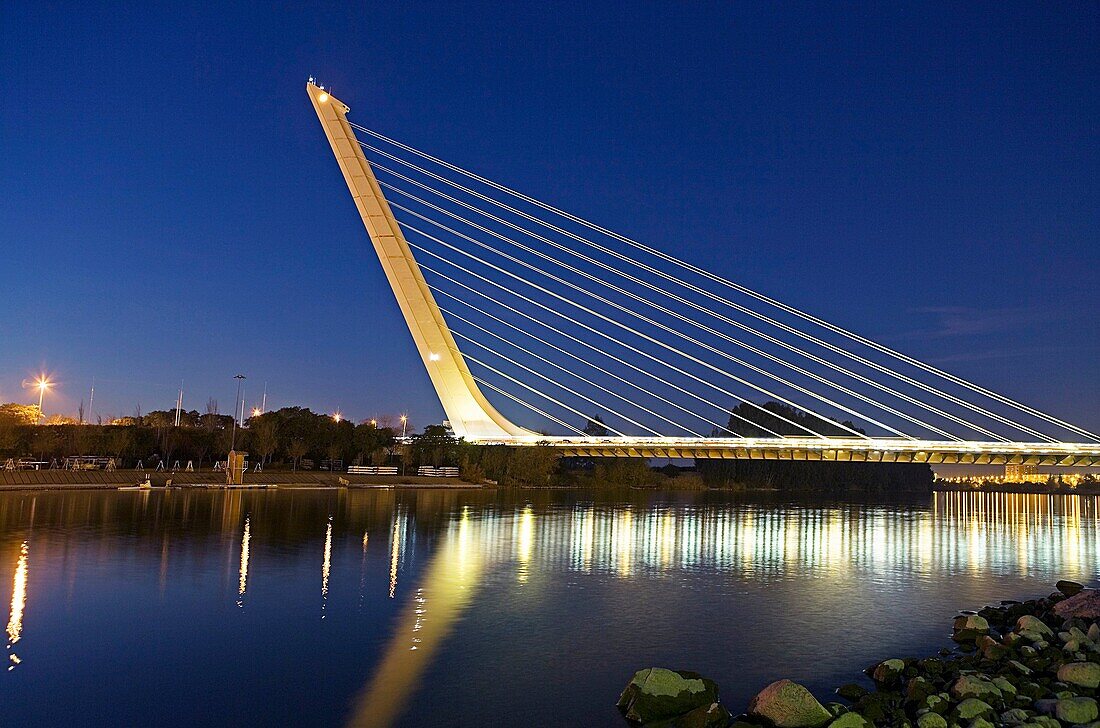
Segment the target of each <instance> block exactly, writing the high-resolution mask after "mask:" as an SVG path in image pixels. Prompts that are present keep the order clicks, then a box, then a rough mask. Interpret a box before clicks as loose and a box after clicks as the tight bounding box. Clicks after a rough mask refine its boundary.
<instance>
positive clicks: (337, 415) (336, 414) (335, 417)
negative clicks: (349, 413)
mask: <svg viewBox="0 0 1100 728" xmlns="http://www.w3.org/2000/svg"><path fill="white" fill-rule="evenodd" d="M342 419H344V416H343V415H342V414H340V413H339V412H333V413H332V421H333V422H335V423H336V424H340V420H342Z"/></svg>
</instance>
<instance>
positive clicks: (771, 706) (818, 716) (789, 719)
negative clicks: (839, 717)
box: [749, 680, 833, 728]
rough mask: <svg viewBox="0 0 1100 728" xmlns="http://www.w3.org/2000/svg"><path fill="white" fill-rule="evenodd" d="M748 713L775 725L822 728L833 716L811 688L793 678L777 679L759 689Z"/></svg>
mask: <svg viewBox="0 0 1100 728" xmlns="http://www.w3.org/2000/svg"><path fill="white" fill-rule="evenodd" d="M749 715H751V716H753V717H757V718H764V719H765V720H767V721H769V722H770V723H771V724H772V725H774V726H775V727H776V728H819V726H823V725H825V724H826V723H828V722H829V721H830V719H831V718H832V717H833V716H831V715H830V714H829V711H828V710H826V709H825V706H824V705H822V704H821V703H819V702H818V701H817V698H815V697H814V696H813V694H812V693H811V692H810V691H809V690H807V689H806V688H805V687H803V686H802V685H799V684H798V683H796V682H791V681H790V680H777V681H775V682H773V683H772V684H771V685H768V686H767V687H766V688H764V689H763V690H761V691H760V692H759V693H757V694H756V696H755V697H754V698H753V699H752V700H751V701H750V702H749Z"/></svg>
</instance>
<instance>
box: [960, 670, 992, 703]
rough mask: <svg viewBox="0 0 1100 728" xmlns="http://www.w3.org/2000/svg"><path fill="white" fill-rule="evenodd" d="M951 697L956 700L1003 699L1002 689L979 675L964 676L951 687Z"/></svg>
mask: <svg viewBox="0 0 1100 728" xmlns="http://www.w3.org/2000/svg"><path fill="white" fill-rule="evenodd" d="M951 695H952V697H954V698H955V699H956V700H965V699H966V698H978V699H979V700H991V699H996V698H1000V697H1001V691H1000V689H999V688H998V687H997V686H996V685H994V684H993V683H992V682H990V681H989V680H986V679H984V678H981V677H978V676H977V675H963V676H962V677H960V678H959V679H958V680H956V681H955V682H954V683H953V684H952V685H951Z"/></svg>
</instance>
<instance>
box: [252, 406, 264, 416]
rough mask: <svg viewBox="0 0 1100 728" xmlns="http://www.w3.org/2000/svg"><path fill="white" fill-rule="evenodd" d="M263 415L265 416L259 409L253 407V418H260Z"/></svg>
mask: <svg viewBox="0 0 1100 728" xmlns="http://www.w3.org/2000/svg"><path fill="white" fill-rule="evenodd" d="M261 414H263V413H262V412H260V408H259V407H253V408H252V416H253V417H259V416H260V415H261Z"/></svg>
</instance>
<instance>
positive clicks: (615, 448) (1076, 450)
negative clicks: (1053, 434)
mask: <svg viewBox="0 0 1100 728" xmlns="http://www.w3.org/2000/svg"><path fill="white" fill-rule="evenodd" d="M471 442H474V443H477V444H482V445H492V444H496V445H513V446H534V445H541V446H544V447H552V448H555V449H557V450H559V451H561V454H562V455H565V456H573V457H645V458H655V457H660V458H726V459H743V460H824V461H838V462H871V463H931V464H940V463H943V464H959V465H1060V466H1080V467H1085V466H1094V465H1100V444H1094V443H1063V442H1057V443H1051V442H956V441H951V440H946V441H936V440H906V439H902V438H896V439H894V438H871V439H861V438H829V439H827V440H824V439H818V438H809V437H807V438H796V437H789V438H752V437H745V438H734V437H710V438H665V437H637V438H634V437H630V438H626V437H587V438H582V437H539V438H508V439H504V440H500V439H497V440H487V439H484V440H482V439H475V440H471Z"/></svg>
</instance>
